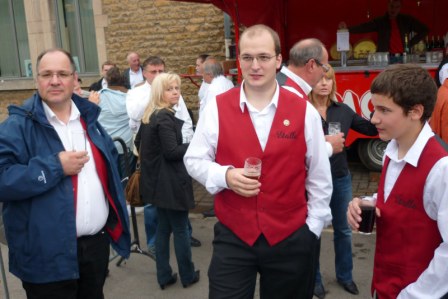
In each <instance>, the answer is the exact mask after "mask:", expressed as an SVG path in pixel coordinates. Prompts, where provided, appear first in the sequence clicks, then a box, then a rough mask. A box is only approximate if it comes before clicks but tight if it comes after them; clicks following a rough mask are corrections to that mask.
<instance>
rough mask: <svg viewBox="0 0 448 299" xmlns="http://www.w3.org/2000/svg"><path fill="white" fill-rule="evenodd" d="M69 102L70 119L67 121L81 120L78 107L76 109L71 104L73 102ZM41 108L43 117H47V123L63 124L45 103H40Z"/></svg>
mask: <svg viewBox="0 0 448 299" xmlns="http://www.w3.org/2000/svg"><path fill="white" fill-rule="evenodd" d="M70 102H71V105H72V106H71V109H70V119H69V121H72V120H78V119H80V118H81V113H80V112H79V110H78V107H76V105H75V103H74V102H73V100H70ZM42 106H43V107H44V112H45V116H46V117H47V120H48V122H51V121H58V122H60V123H63V122H62V121H61V120H60V119H59V118H58V117H57V116H56V114H55V113H54V112H53V110H51V108H50V107H49V106H48V105H47V103H45V102H44V101H42Z"/></svg>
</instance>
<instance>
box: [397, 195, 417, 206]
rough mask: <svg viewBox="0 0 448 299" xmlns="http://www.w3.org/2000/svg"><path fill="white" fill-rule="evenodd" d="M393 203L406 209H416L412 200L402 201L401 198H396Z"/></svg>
mask: <svg viewBox="0 0 448 299" xmlns="http://www.w3.org/2000/svg"><path fill="white" fill-rule="evenodd" d="M395 203H396V204H398V205H400V206H403V207H405V208H408V209H416V206H415V202H414V200H413V199H403V198H401V196H396V198H395Z"/></svg>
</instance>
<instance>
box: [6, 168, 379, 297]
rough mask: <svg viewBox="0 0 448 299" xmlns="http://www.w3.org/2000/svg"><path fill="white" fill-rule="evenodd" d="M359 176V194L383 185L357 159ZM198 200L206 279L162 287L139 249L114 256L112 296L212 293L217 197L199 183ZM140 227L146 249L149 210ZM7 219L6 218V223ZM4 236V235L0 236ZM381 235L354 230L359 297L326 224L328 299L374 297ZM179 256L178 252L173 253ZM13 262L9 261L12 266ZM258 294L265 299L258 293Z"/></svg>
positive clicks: (199, 263)
mask: <svg viewBox="0 0 448 299" xmlns="http://www.w3.org/2000/svg"><path fill="white" fill-rule="evenodd" d="M350 169H351V172H352V176H353V178H352V181H353V194H354V195H355V196H357V195H364V194H371V193H373V192H375V190H376V188H377V182H378V178H379V175H378V173H371V172H369V171H367V170H366V169H365V168H364V167H363V166H362V165H361V164H359V163H357V162H355V163H351V164H350ZM194 190H195V199H196V201H197V207H196V209H195V210H194V211H192V213H191V217H190V218H191V222H192V225H193V235H194V236H195V237H196V238H198V239H199V240H201V242H202V246H201V247H198V248H193V249H192V252H193V261H194V263H195V265H196V268H198V269H200V270H201V280H200V281H199V283H197V284H195V285H193V286H191V287H190V288H188V289H183V288H182V285H181V284H180V283H179V282H178V283H177V284H175V285H173V286H171V287H169V288H167V289H166V290H164V291H162V290H160V288H159V287H158V285H157V281H156V269H155V263H154V261H153V260H151V259H150V258H148V257H146V256H144V255H141V254H136V253H133V254H131V257H130V259H129V260H127V261H125V262H124V263H123V264H122V265H121V266H120V267H117V266H116V261H117V260H113V261H112V262H111V264H110V275H109V277H108V279H107V281H106V286H105V294H106V298H108V299H123V298H132V299H134V298H136V299H139V298H157V299H159V298H160V299H165V298H166V299H175V298H183V299H203V298H204V299H205V298H207V294H208V293H207V292H208V280H207V275H206V274H207V268H208V264H209V261H210V256H211V252H212V246H211V242H212V239H213V225H214V224H215V223H216V218H205V219H204V218H203V217H202V215H201V214H200V212H201V211H204V210H207V209H210V207H211V205H212V197H211V196H210V195H208V194H207V192H206V191H205V190H204V189H203V187H202V186H200V185H199V184H195V186H194ZM136 218H137V222H138V229H139V236H140V240H142V242H141V244H142V248H144V247H145V246H144V244H145V237H144V226H143V215H141V214H139V215H137V217H136ZM0 224H1V223H0ZM2 240H3V239H2V238H1V236H0V241H2ZM374 243H375V235H370V236H364V235H359V234H356V233H355V234H354V235H353V248H354V250H353V260H354V270H353V276H354V279H355V281H356V283H357V284H358V287H359V289H360V295H358V296H353V295H350V294H348V293H346V292H345V291H343V290H342V289H341V288H340V287H339V286H338V285H337V283H336V279H335V275H334V262H333V260H334V254H333V244H332V230H331V228H328V229H325V230H324V232H323V234H322V250H321V271H322V274H323V278H324V284H325V287H326V289H327V292H328V293H327V297H326V298H328V299H350V298H359V299H361V298H370V297H369V289H370V280H371V274H372V265H373V248H374ZM0 246H1V247H0V248H1V251H2V256H3V260H4V261H5V264H6V265H7V250H8V249H7V247H6V246H5V245H4V244H0ZM172 257H174V255H172ZM171 260H172V266H173V269H177V265H176V262H175V258H172V259H171ZM6 267H7V266H6ZM176 272H177V271H176ZM7 282H8V287H9V294H10V298H11V299H22V298H25V295H24V292H23V289H22V287H21V283H20V281H19V280H18V279H17V278H15V277H14V276H12V275H11V274H10V273H7ZM3 287H4V281H2V278H1V276H0V298H5V297H4V293H3ZM255 298H259V296H258V294H256V296H255Z"/></svg>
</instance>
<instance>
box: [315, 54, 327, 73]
mask: <svg viewBox="0 0 448 299" xmlns="http://www.w3.org/2000/svg"><path fill="white" fill-rule="evenodd" d="M312 59H314V61H315V62H316V64H317V65H318V66H321V67H322V68H323V69H324V73H326V72H328V71H329V70H330V67H329V66H328V65H326V64H323V63H322V62H320V61H319V59H315V58H312Z"/></svg>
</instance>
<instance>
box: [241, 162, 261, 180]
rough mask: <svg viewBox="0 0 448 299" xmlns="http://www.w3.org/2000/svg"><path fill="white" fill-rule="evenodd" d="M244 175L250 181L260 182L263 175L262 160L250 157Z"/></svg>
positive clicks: (245, 164) (245, 163)
mask: <svg viewBox="0 0 448 299" xmlns="http://www.w3.org/2000/svg"><path fill="white" fill-rule="evenodd" d="M243 175H244V176H245V177H247V178H250V179H255V180H258V179H259V178H260V175H261V160H260V159H259V158H256V157H249V158H247V159H246V160H245V161H244V172H243Z"/></svg>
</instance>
